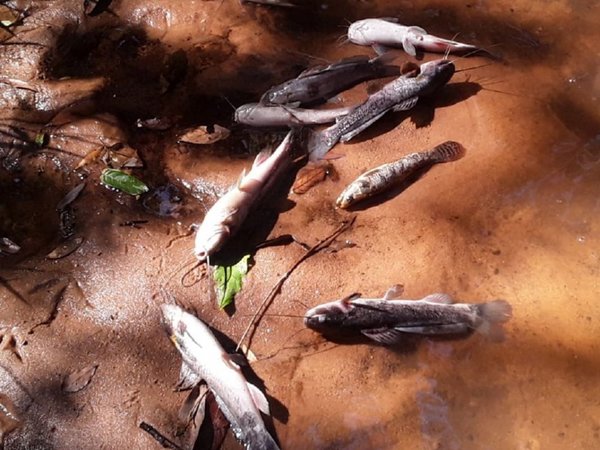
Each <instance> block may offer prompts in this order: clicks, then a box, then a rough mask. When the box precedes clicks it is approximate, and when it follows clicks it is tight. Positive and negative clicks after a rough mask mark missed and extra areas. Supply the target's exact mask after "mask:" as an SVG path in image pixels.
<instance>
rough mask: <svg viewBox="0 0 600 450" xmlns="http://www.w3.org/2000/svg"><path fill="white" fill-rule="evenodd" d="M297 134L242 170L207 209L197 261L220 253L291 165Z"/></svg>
mask: <svg viewBox="0 0 600 450" xmlns="http://www.w3.org/2000/svg"><path fill="white" fill-rule="evenodd" d="M300 133H301V130H300V129H296V130H292V131H290V132H289V133H288V134H287V136H286V137H285V139H284V140H283V141H282V142H281V144H279V146H278V147H277V149H276V150H275V151H274V152H273V153H272V154H271V155H269V154H268V153H266V152H261V153H259V154H258V155H257V156H256V159H255V160H254V164H253V165H252V168H251V169H250V171H249V172H248V173H246V171H245V170H244V171H243V172H242V174H241V175H240V178H239V180H238V181H237V183H236V184H235V185H234V186H232V187H231V189H230V190H229V191H228V192H227V193H226V194H225V195H223V196H222V197H221V198H220V199H219V200H217V202H216V203H215V204H214V205H213V206H212V207H211V208H210V209H209V210H208V212H207V213H206V216H205V217H204V220H203V221H202V224H201V225H200V227H199V228H198V230H197V231H196V238H195V244H194V254H195V256H196V258H197V259H198V261H199V262H202V261H205V260H207V258H209V257H210V256H212V255H213V254H215V253H216V252H217V251H219V250H220V249H221V248H222V247H223V245H225V243H226V242H227V240H228V239H229V238H230V237H231V236H233V235H234V234H235V233H237V232H238V231H239V229H240V228H241V226H242V224H243V223H244V221H245V219H246V217H247V216H248V213H249V212H250V211H251V210H252V209H253V208H254V207H255V206H256V205H257V204H258V203H259V201H260V200H261V199H262V198H263V196H264V194H265V193H266V192H267V191H268V190H269V189H270V188H271V187H272V186H273V184H274V183H275V182H276V180H278V179H279V177H280V176H281V175H282V174H283V173H284V172H285V169H287V168H288V167H289V165H290V164H291V162H292V158H291V150H292V145H293V143H294V141H295V140H296V138H297V136H298V135H299V134H300Z"/></svg>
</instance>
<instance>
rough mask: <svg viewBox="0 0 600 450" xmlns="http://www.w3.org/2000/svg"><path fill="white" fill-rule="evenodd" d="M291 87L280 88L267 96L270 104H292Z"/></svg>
mask: <svg viewBox="0 0 600 450" xmlns="http://www.w3.org/2000/svg"><path fill="white" fill-rule="evenodd" d="M290 94H291V92H290V86H289V85H287V86H280V87H279V88H277V89H273V90H272V91H270V92H267V93H266V94H265V97H266V100H267V101H268V102H269V103H272V104H276V105H284V104H286V103H290Z"/></svg>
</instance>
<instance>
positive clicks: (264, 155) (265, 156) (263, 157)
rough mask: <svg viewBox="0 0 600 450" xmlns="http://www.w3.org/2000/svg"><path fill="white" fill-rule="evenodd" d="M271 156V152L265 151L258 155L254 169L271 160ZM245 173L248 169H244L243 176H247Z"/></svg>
mask: <svg viewBox="0 0 600 450" xmlns="http://www.w3.org/2000/svg"><path fill="white" fill-rule="evenodd" d="M269 156H271V152H270V151H269V150H263V151H262V152H260V153H259V154H258V155H256V158H254V162H253V163H252V168H253V169H254V168H255V167H258V166H260V165H261V164H262V163H264V162H265V161H266V160H267V159H269ZM245 171H246V169H244V172H242V174H243V175H245Z"/></svg>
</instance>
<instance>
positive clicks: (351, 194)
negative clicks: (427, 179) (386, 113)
mask: <svg viewBox="0 0 600 450" xmlns="http://www.w3.org/2000/svg"><path fill="white" fill-rule="evenodd" d="M464 152H465V149H464V147H463V146H462V145H460V144H459V143H458V142H453V141H446V142H444V143H443V144H440V145H437V146H436V147H434V148H433V149H432V150H429V151H426V152H419V153H411V154H409V155H406V156H404V157H403V158H401V159H399V160H398V161H394V162H391V163H387V164H383V165H381V166H379V167H376V168H374V169H371V170H369V171H368V172H365V173H363V174H362V175H361V176H359V177H358V178H357V179H356V180H354V181H353V182H352V183H350V184H349V185H348V187H346V189H344V191H343V192H342V193H341V194H340V196H339V197H338V198H337V200H336V202H335V203H336V205H337V206H339V207H340V208H344V209H345V208H348V207H349V206H351V205H353V204H354V203H356V202H358V201H360V200H363V199H366V198H369V197H372V196H374V195H375V194H378V193H380V192H383V191H385V190H387V189H389V188H391V187H392V186H394V185H396V184H398V183H400V182H401V181H404V180H406V179H407V178H408V177H409V176H411V175H412V174H414V173H415V172H416V171H418V170H420V169H423V168H425V167H429V166H432V165H433V164H436V163H444V162H449V161H455V160H457V159H460V158H462V156H463V155H464Z"/></svg>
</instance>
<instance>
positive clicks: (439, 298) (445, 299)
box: [421, 292, 454, 305]
mask: <svg viewBox="0 0 600 450" xmlns="http://www.w3.org/2000/svg"><path fill="white" fill-rule="evenodd" d="M421 301H423V302H429V303H440V304H442V305H451V304H452V303H454V300H453V299H452V297H451V296H450V295H448V294H441V293H439V292H438V293H435V294H430V295H428V296H427V297H425V298H423V299H421Z"/></svg>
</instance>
